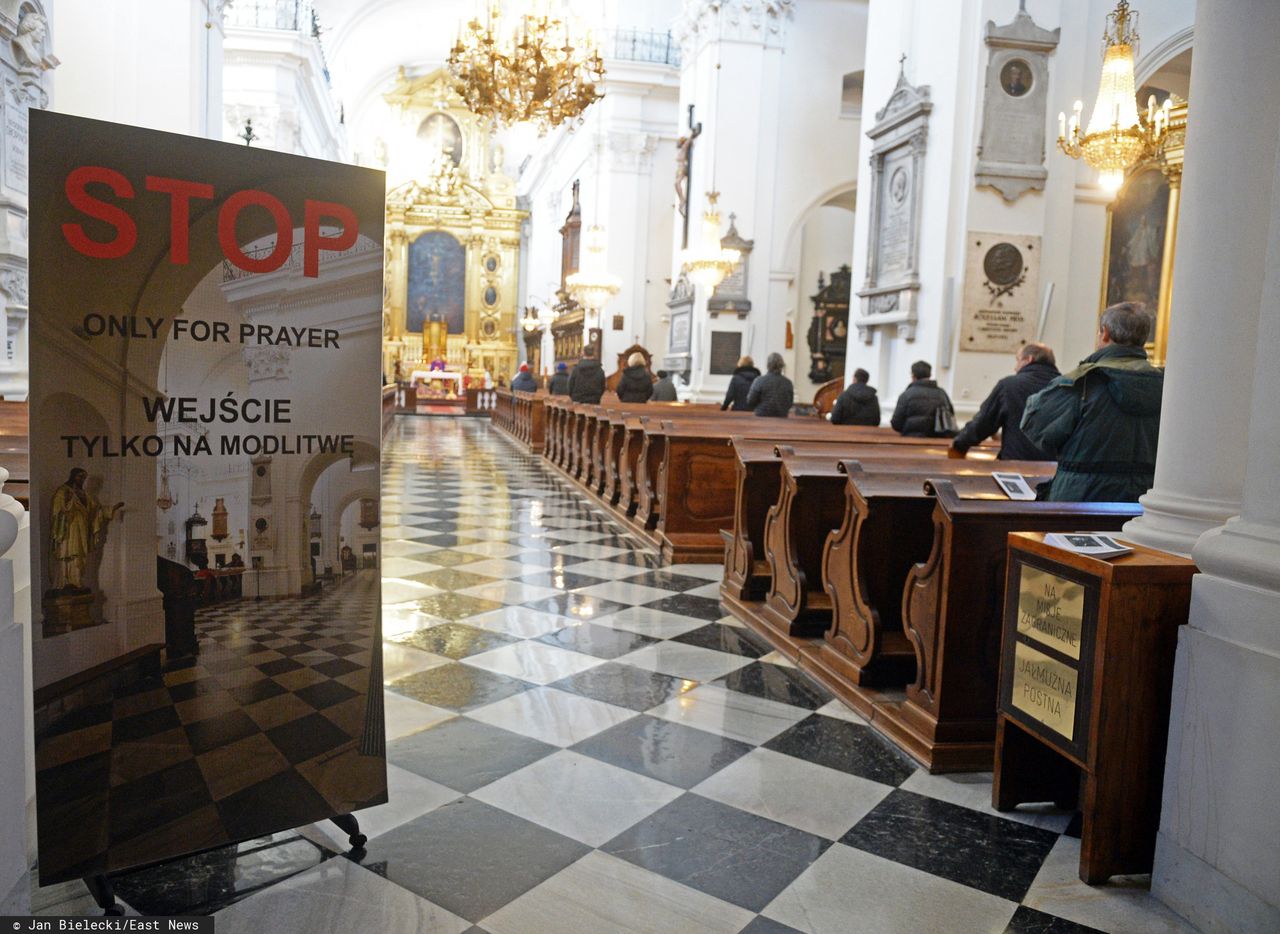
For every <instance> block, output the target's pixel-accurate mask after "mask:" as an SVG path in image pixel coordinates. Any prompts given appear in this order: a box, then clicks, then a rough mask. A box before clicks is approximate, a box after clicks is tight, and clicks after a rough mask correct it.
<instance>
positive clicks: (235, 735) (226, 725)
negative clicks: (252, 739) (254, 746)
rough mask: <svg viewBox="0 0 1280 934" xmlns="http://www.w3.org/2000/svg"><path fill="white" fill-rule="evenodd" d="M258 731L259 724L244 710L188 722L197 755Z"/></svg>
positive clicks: (188, 732)
mask: <svg viewBox="0 0 1280 934" xmlns="http://www.w3.org/2000/svg"><path fill="white" fill-rule="evenodd" d="M258 732H260V730H259V729H258V725H257V724H256V723H254V722H253V720H252V719H251V718H250V717H249V715H248V714H246V713H245V712H244V711H243V710H231V711H228V712H227V713H222V714H218V715H217V716H213V717H208V718H207V719H204V720H197V721H196V722H194V723H188V724H187V739H188V740H190V742H191V750H192V751H193V752H194V753H196V755H199V754H200V753H203V752H209V751H210V750H212V749H217V748H218V747H219V746H225V745H227V743H234V742H235V741H236V740H238V739H244V738H245V737H246V736H252V735H253V734H254V733H258Z"/></svg>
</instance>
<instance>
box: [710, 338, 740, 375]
mask: <svg viewBox="0 0 1280 934" xmlns="http://www.w3.org/2000/svg"><path fill="white" fill-rule="evenodd" d="M741 357H742V332H741V331H712V332H711V360H710V366H709V367H708V372H709V373H710V374H711V375H712V376H728V375H731V374H732V373H733V371H734V369H735V368H736V367H737V366H738V360H739V359H741Z"/></svg>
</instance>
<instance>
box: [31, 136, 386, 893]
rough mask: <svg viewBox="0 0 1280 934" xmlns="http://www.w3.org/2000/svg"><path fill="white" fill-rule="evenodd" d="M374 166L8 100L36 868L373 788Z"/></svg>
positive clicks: (150, 845) (355, 803)
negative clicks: (19, 134) (25, 314)
mask: <svg viewBox="0 0 1280 934" xmlns="http://www.w3.org/2000/svg"><path fill="white" fill-rule="evenodd" d="M383 200H384V179H383V175H382V173H381V172H376V171H372V170H369V169H362V168H357V167H354V166H348V165H342V164H338V163H330V162H324V161H321V160H315V159H307V158H303V157H300V156H293V155H286V154H282V153H275V152H269V151H264V150H259V149H254V148H251V147H248V146H239V145H231V144H227V143H221V142H214V141H210V140H205V139H198V138H192V137H184V136H176V135H172V134H167V133H160V132H156V131H151V130H143V129H138V128H135V127H126V126H119V125H115V124H110V123H103V122H99V121H93V120H84V119H80V118H75V117H68V116H63V115H60V114H54V113H48V112H42V111H35V112H33V113H32V114H31V220H30V224H31V230H30V242H31V315H30V321H31V325H30V332H31V337H30V372H31V393H30V417H31V425H30V433H31V543H32V545H31V547H32V586H31V592H32V626H31V640H32V645H31V649H32V652H31V655H32V676H33V678H32V680H33V692H34V697H33V707H34V717H35V724H34V730H35V745H36V806H37V819H38V827H39V868H40V881H41V883H42V884H49V883H52V882H58V881H62V880H64V879H68V878H74V877H80V876H87V875H91V874H96V873H104V872H112V871H117V870H122V869H127V868H129V867H133V866H139V865H144V864H148V863H153V862H157V861H160V860H165V859H169V858H173V857H177V856H181V855H183V854H186V853H191V852H196V851H200V850H205V849H210V848H213V847H218V846H222V845H226V844H231V843H235V842H238V841H241V840H246V839H251V838H255V837H260V836H264V835H266V834H269V833H273V832H276V831H281V830H286V829H289V828H293V827H298V826H302V825H305V824H308V823H312V822H315V821H320V820H324V819H326V818H329V817H331V816H334V815H341V814H347V813H351V812H353V811H358V810H359V809H360V808H364V807H368V806H370V805H373V804H379V803H382V802H385V801H386V799H387V790H386V763H385V740H384V734H383V722H382V705H381V689H382V686H381V680H382V678H381V655H380V641H381V626H380V619H379V613H380V607H379V602H380V601H379V573H380V572H379V570H378V567H379V564H380V560H381V556H380V555H379V553H378V548H379V545H378V533H379V529H378V525H377V522H378V510H377V502H378V499H379V493H380V490H379V456H380V442H381V408H380V386H381V378H380V370H381V356H380V354H381V340H382V328H381V316H382V271H383V246H382V242H383Z"/></svg>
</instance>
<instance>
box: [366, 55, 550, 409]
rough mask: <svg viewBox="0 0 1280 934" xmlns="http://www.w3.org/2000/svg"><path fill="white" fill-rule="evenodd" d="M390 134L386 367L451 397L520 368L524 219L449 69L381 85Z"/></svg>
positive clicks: (425, 396) (423, 389) (440, 398)
mask: <svg viewBox="0 0 1280 934" xmlns="http://www.w3.org/2000/svg"><path fill="white" fill-rule="evenodd" d="M385 99H386V101H387V103H388V104H389V105H390V106H391V110H392V114H393V118H394V119H395V121H396V122H397V123H398V124H399V133H398V136H397V137H393V138H392V139H391V140H390V142H389V143H388V168H387V187H388V191H387V206H386V224H387V255H386V268H385V286H384V290H385V297H384V305H383V314H384V321H383V372H384V374H385V376H386V377H387V378H392V377H393V375H394V374H398V375H396V376H395V381H396V382H399V383H408V384H412V385H414V386H415V387H416V388H417V390H418V391H417V393H416V398H417V399H419V400H426V401H432V402H441V403H455V402H459V401H460V400H462V399H463V398H465V390H466V388H467V386H469V385H481V384H482V383H483V381H484V378H485V374H486V373H488V374H490V376H491V377H492V378H493V379H495V380H496V378H497V377H498V376H499V375H506V376H507V377H508V378H510V375H511V374H512V373H514V372H515V369H516V366H517V365H518V363H519V349H518V347H517V345H516V340H515V331H516V324H517V315H518V309H517V307H516V301H517V297H518V295H517V292H518V289H517V275H518V270H519V267H520V225H521V223H522V222H523V220H524V218H525V217H527V216H528V215H527V212H525V211H522V210H520V209H519V208H518V207H517V206H516V196H515V182H514V180H513V179H512V178H511V177H509V176H508V175H507V174H506V173H505V171H504V169H503V158H504V157H503V153H502V151H501V147H500V146H499V145H498V144H497V143H496V142H495V141H494V140H493V137H492V134H491V132H490V128H489V127H488V125H487V124H486V122H485V121H484V120H482V119H481V118H480V117H478V116H477V115H476V114H475V113H472V112H471V110H469V109H468V107H467V104H466V102H465V101H464V100H463V99H462V97H461V96H459V95H458V93H457V92H456V91H455V90H454V87H453V83H452V81H451V79H450V76H449V75H448V73H447V72H445V71H444V69H437V70H436V71H433V72H431V73H430V74H427V75H423V76H420V77H411V76H409V75H408V74H407V73H406V72H405V71H404V70H403V69H402V70H401V71H400V73H399V75H398V76H397V78H396V82H395V86H394V87H393V88H392V89H391V91H389V92H388V93H387V94H386V95H385Z"/></svg>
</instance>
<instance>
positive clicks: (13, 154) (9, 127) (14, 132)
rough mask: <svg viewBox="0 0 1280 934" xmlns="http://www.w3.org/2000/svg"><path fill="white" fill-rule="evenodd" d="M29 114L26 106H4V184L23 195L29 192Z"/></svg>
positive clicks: (12, 104)
mask: <svg viewBox="0 0 1280 934" xmlns="http://www.w3.org/2000/svg"><path fill="white" fill-rule="evenodd" d="M27 114H28V111H27V106H26V104H15V103H12V102H9V103H6V104H5V105H4V183H5V184H6V185H8V186H9V187H10V188H12V189H13V190H14V191H20V192H22V193H23V194H26V191H27V131H28V123H29V122H30V121H29V118H28V116H27Z"/></svg>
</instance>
